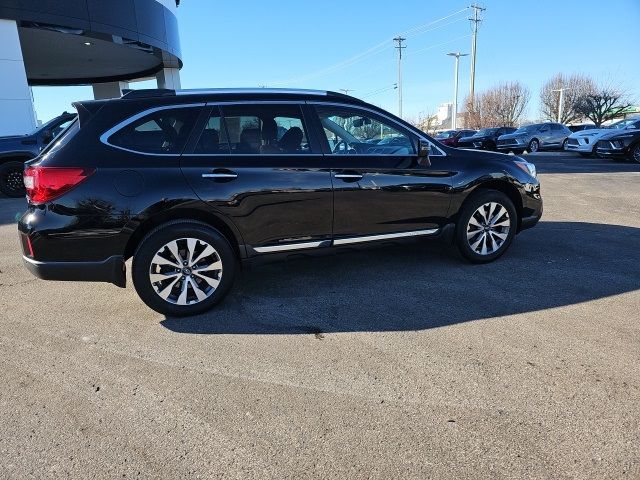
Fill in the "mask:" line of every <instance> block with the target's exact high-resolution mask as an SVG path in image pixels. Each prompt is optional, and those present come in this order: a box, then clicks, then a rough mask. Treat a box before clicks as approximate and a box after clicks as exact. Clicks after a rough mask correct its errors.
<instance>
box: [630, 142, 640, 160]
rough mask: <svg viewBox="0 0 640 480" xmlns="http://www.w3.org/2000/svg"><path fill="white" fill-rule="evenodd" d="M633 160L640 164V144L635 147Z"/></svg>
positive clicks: (632, 155) (632, 153) (632, 154)
mask: <svg viewBox="0 0 640 480" xmlns="http://www.w3.org/2000/svg"><path fill="white" fill-rule="evenodd" d="M631 159H632V160H633V161H634V162H638V163H640V143H639V144H638V145H636V146H635V147H633V151H632V152H631Z"/></svg>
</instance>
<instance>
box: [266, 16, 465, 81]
mask: <svg viewBox="0 0 640 480" xmlns="http://www.w3.org/2000/svg"><path fill="white" fill-rule="evenodd" d="M468 9H469V7H465V8H463V9H461V10H458V11H457V12H453V13H451V14H449V15H445V16H444V17H442V18H439V19H437V20H433V21H430V22H428V23H424V24H422V25H417V26H415V27H412V28H410V29H409V30H407V31H406V32H402V33H401V34H400V35H399V36H405V37H409V36H410V37H415V36H417V35H422V34H423V33H427V32H429V31H432V30H436V29H438V28H442V27H445V26H447V25H450V24H451V23H456V22H458V21H460V20H463V19H462V18H461V19H459V20H455V21H453V22H449V23H447V24H444V25H440V26H437V27H435V28H431V29H429V28H427V27H429V26H431V25H435V24H437V23H440V22H442V21H444V20H447V19H449V18H451V17H454V16H456V15H459V14H460V13H462V12H465V11H467V10H468ZM387 48H389V41H388V40H385V41H383V42H380V43H378V44H377V45H374V46H373V47H371V48H369V49H367V50H365V51H363V52H361V53H359V54H356V55H354V56H353V57H350V58H348V59H347V60H343V61H341V62H338V63H336V64H334V65H330V66H328V67H325V68H323V69H321V70H318V71H316V72H313V73H310V74H307V75H302V76H299V77H293V78H290V79H288V80H284V81H279V82H271V83H270V85H275V86H277V85H287V84H291V83H299V82H304V81H306V80H310V79H312V78H316V77H320V76H324V75H328V74H330V73H334V72H336V71H338V70H342V69H344V68H347V67H350V66H351V65H354V64H356V63H359V62H361V61H363V60H366V59H367V58H369V57H372V56H373V55H377V54H379V53H382V52H383V51H384V50H386V49H387Z"/></svg>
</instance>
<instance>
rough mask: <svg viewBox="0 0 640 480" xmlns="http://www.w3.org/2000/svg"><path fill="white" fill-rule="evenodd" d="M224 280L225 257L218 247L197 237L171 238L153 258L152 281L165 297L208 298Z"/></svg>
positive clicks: (180, 300)
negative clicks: (222, 257) (221, 255)
mask: <svg viewBox="0 0 640 480" xmlns="http://www.w3.org/2000/svg"><path fill="white" fill-rule="evenodd" d="M221 280H222V259H221V258H220V255H219V253H218V252H217V250H216V249H215V248H213V247H212V246H211V245H210V244H209V243H207V242H205V241H204V240H200V239H197V238H180V239H177V240H172V241H171V242H169V243H167V244H165V245H164V246H163V247H162V248H160V249H159V250H158V251H157V252H156V254H155V255H154V257H153V260H152V261H151V266H150V268H149V281H150V282H151V285H152V286H153V289H154V290H155V292H156V293H157V294H158V296H160V298H162V299H163V300H165V301H167V302H169V303H171V304H174V305H194V304H196V303H200V302H202V301H203V300H206V299H207V298H209V297H210V296H211V295H213V293H214V292H215V291H216V288H218V285H219V284H220V281H221Z"/></svg>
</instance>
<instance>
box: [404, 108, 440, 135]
mask: <svg viewBox="0 0 640 480" xmlns="http://www.w3.org/2000/svg"><path fill="white" fill-rule="evenodd" d="M409 123H410V124H411V125H413V126H414V127H416V128H418V129H420V130H422V131H423V132H425V133H430V132H433V131H434V130H435V129H436V126H437V125H438V116H437V115H433V114H431V113H428V112H427V113H426V114H425V113H421V114H420V115H418V117H416V118H411V119H409Z"/></svg>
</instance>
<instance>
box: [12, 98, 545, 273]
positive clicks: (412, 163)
mask: <svg viewBox="0 0 640 480" xmlns="http://www.w3.org/2000/svg"><path fill="white" fill-rule="evenodd" d="M140 96H141V95H137V97H138V98H132V99H127V98H126V97H125V98H123V99H117V100H110V101H96V102H88V103H83V104H82V105H80V106H79V109H80V111H81V115H80V131H79V133H77V134H76V135H75V136H74V137H73V138H71V140H69V141H68V142H66V143H65V144H64V145H63V146H61V147H60V148H58V149H56V148H55V147H54V149H53V150H52V151H53V153H51V154H49V153H48V152H46V151H45V153H44V154H43V155H42V156H40V157H38V158H37V159H35V160H34V161H32V162H31V164H32V165H45V166H68V167H71V166H90V167H92V168H95V169H96V172H95V173H94V174H93V175H92V176H91V177H90V178H89V179H88V180H86V181H85V182H83V183H82V184H80V185H79V186H77V187H76V188H74V189H73V190H71V191H69V192H68V193H66V194H65V195H63V196H61V197H59V198H57V199H55V200H53V201H51V202H49V203H47V204H44V205H30V206H29V208H28V210H27V212H26V213H25V214H24V215H23V217H22V219H21V220H20V222H19V227H18V228H19V232H20V234H21V235H22V237H23V249H24V254H25V255H26V256H29V252H28V249H27V248H26V245H27V243H26V238H27V237H28V238H29V240H30V242H31V245H32V247H33V251H34V255H33V257H32V259H33V260H36V261H39V262H83V261H86V262H103V261H105V260H106V259H109V258H112V257H114V256H121V257H123V258H125V259H126V258H128V257H130V256H131V255H132V254H133V253H134V251H135V248H136V245H137V243H138V242H139V241H140V240H141V239H142V238H143V237H144V235H146V233H148V232H149V231H150V230H152V229H153V228H155V227H156V226H157V225H160V224H162V223H164V222H166V221H170V220H175V219H194V220H199V221H204V222H207V223H209V224H211V225H212V226H214V227H215V228H217V229H218V230H219V231H220V232H221V233H222V234H223V235H225V236H226V237H227V239H228V240H229V242H230V243H231V245H232V246H233V247H234V249H235V250H236V252H237V253H238V255H239V256H240V257H241V258H245V257H248V256H249V257H250V256H253V255H256V254H257V251H256V248H258V249H260V247H269V246H274V245H282V244H287V243H296V242H322V243H321V245H322V246H329V245H331V243H332V241H333V240H336V239H340V238H345V237H353V236H366V235H376V234H388V233H398V232H411V231H416V230H426V229H438V233H441V232H443V231H450V228H451V225H452V224H453V223H455V221H456V218H457V214H458V212H459V210H460V207H461V205H462V204H463V202H464V200H465V199H466V198H467V196H468V195H469V194H470V193H471V192H473V191H475V190H476V189H481V188H492V189H498V190H501V191H503V192H505V193H506V194H507V195H509V196H510V197H511V198H512V200H513V201H514V204H515V205H516V208H517V210H518V213H519V216H520V219H522V218H525V217H527V218H528V220H527V221H526V222H525V223H524V224H522V227H530V226H533V225H534V224H535V223H536V221H537V219H539V218H540V215H541V214H542V200H541V197H540V189H539V183H538V181H537V180H536V179H535V178H533V177H531V176H529V175H528V174H526V173H525V172H524V171H522V170H521V169H520V168H518V167H517V166H516V165H515V163H514V161H513V159H514V157H510V156H507V155H501V154H495V153H489V152H480V151H471V150H458V149H454V148H448V147H445V146H442V145H440V144H438V143H437V142H436V141H434V140H433V139H430V138H429V137H427V136H426V135H425V134H424V133H422V132H420V131H418V130H416V129H414V128H413V127H412V126H410V125H409V124H407V123H405V122H403V121H402V120H400V119H397V118H395V117H393V116H391V115H390V114H388V113H386V112H384V111H382V110H380V109H378V108H377V107H374V106H371V105H368V104H365V103H364V102H361V101H359V100H356V99H353V98H351V97H347V96H344V95H340V94H333V93H328V94H327V95H324V96H322V95H317V94H311V93H304V92H302V93H262V94H261V93H242V92H237V93H201V94H193V95H171V94H170V93H167V94H166V95H164V96H155V97H150V98H139V97H140ZM142 97H144V95H142ZM264 101H269V102H275V103H277V102H296V103H299V104H300V105H301V107H302V108H304V109H305V116H308V115H310V112H311V113H312V112H313V109H312V108H310V104H311V103H312V102H313V103H322V102H332V103H340V104H346V105H350V106H352V107H354V108H365V109H368V110H369V111H370V112H371V111H373V112H376V113H379V114H380V115H384V116H386V117H387V118H389V119H391V120H392V121H394V122H396V124H397V126H398V128H402V129H404V133H406V135H408V136H410V137H411V138H412V139H413V140H415V141H417V140H418V139H419V138H423V139H428V140H429V141H430V142H431V143H432V144H433V145H434V150H433V155H432V156H431V158H430V165H428V166H427V165H425V164H424V162H420V161H419V160H420V159H419V158H418V156H417V155H409V156H375V155H332V154H326V153H325V154H321V153H312V154H300V155H298V154H290V155H279V154H273V155H260V154H257V155H230V154H224V155H201V154H195V153H193V150H194V143H195V141H194V139H195V140H197V138H199V137H200V130H201V129H202V128H203V122H201V121H200V122H198V123H196V126H195V127H194V131H193V132H191V135H190V140H189V141H188V142H187V144H186V145H187V146H186V148H185V151H184V152H183V153H182V155H143V154H138V153H132V152H129V151H124V150H121V149H118V148H114V147H112V146H109V145H106V144H104V143H102V142H101V141H100V140H99V138H100V136H101V135H102V134H103V133H105V132H106V131H107V130H109V129H111V128H112V127H113V126H114V125H116V124H118V123H119V122H121V121H123V120H125V119H127V118H129V117H130V116H132V115H135V114H137V113H139V112H142V111H144V110H147V109H150V108H156V107H159V106H168V105H180V104H200V103H202V104H205V103H209V104H214V105H215V104H217V103H233V102H249V103H251V102H264ZM192 108H198V109H202V113H201V118H203V117H204V116H206V115H207V112H208V108H209V107H192ZM311 120H312V121H313V119H311ZM316 120H317V119H316ZM310 132H311V134H312V136H313V135H315V134H314V133H313V128H311V129H310ZM439 153H443V154H444V155H439ZM212 172H231V173H233V174H237V177H236V178H231V179H220V178H203V177H202V175H203V174H208V173H212ZM344 172H355V173H357V174H361V175H362V179H360V180H356V181H352V180H345V179H339V178H336V175H339V174H340V173H344ZM74 268H75V267H74ZM32 270H33V268H32ZM74 271H77V270H74ZM49 274H50V273H49ZM104 281H112V282H113V279H112V278H104ZM114 283H115V282H114Z"/></svg>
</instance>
